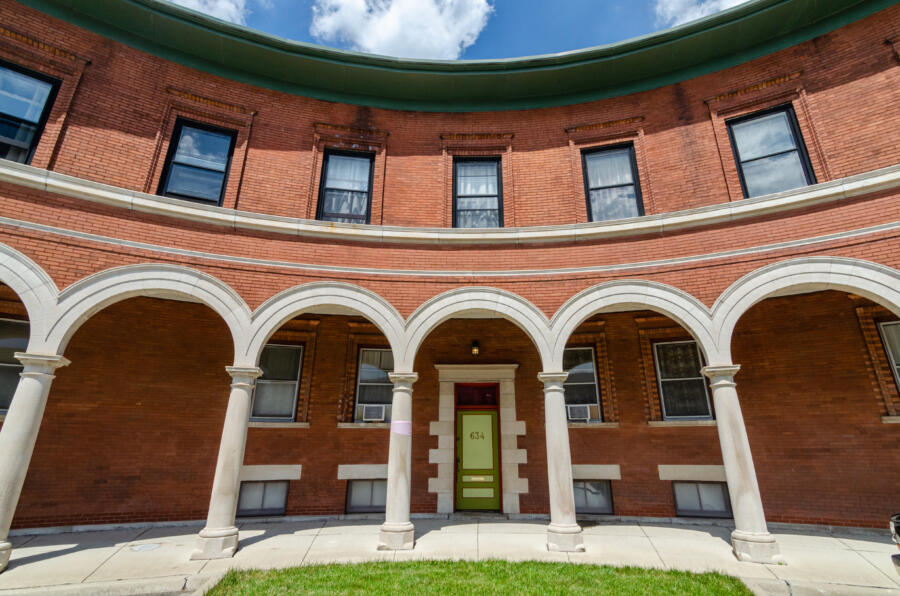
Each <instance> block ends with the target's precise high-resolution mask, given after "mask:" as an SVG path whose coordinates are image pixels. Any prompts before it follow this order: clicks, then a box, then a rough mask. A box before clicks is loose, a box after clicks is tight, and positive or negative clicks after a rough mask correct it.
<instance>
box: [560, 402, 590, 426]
mask: <svg viewBox="0 0 900 596" xmlns="http://www.w3.org/2000/svg"><path fill="white" fill-rule="evenodd" d="M566 410H568V415H569V420H571V421H572V422H588V421H589V420H590V419H591V409H590V406H566Z"/></svg>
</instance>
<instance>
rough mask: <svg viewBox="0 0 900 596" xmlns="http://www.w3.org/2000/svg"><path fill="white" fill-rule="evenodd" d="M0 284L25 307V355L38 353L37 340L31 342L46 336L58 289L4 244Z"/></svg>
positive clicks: (0, 254)
mask: <svg viewBox="0 0 900 596" xmlns="http://www.w3.org/2000/svg"><path fill="white" fill-rule="evenodd" d="M0 282H2V283H4V284H6V285H8V286H9V287H10V288H12V290H13V292H15V293H16V295H17V296H18V297H19V299H20V300H21V301H22V304H24V305H25V311H26V312H27V313H28V322H29V327H30V333H31V338H30V340H29V346H28V351H29V352H37V351H39V343H40V340H39V339H38V340H37V341H35V339H36V338H41V337H43V336H44V335H45V334H46V331H47V325H48V324H49V322H50V320H51V318H52V317H53V313H54V310H55V308H56V298H57V296H58V295H59V289H58V288H57V287H56V284H55V283H54V282H53V279H51V278H50V276H49V275H48V274H47V272H46V271H44V270H43V268H41V266H40V265H38V264H37V263H35V262H34V261H32V260H31V259H30V258H28V257H26V256H25V255H24V254H22V253H20V252H19V251H17V250H16V249H14V248H12V247H10V246H7V245H5V244H0ZM54 353H55V352H54Z"/></svg>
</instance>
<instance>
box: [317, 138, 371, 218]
mask: <svg viewBox="0 0 900 596" xmlns="http://www.w3.org/2000/svg"><path fill="white" fill-rule="evenodd" d="M332 155H339V156H344V157H365V158H366V159H368V160H369V188H368V190H367V191H366V192H367V194H368V198H367V199H366V217H365V221H363V219H362V218H361V217H356V216H353V215H350V216H348V215H347V214H337V213H335V214H331V215H333V216H336V217H347V218H348V219H359V220H360V221H359V222H358V223H361V224H368V223H370V222H371V219H372V194H373V191H372V189H373V187H374V182H375V154H374V153H371V152H369V151H347V150H346V149H330V148H326V149H325V151H324V152H323V157H322V171H321V172H320V173H319V198H318V204H317V205H316V219H317V220H319V221H331V220H327V219H323V218H324V217H325V216H326V215H328V214H326V213H325V211H324V208H325V191H326V190H328V189H327V187H326V186H325V182H326V181H327V180H328V162H329V160H330V158H331V156H332ZM338 190H344V189H338ZM335 223H346V222H335ZM354 223H356V222H354Z"/></svg>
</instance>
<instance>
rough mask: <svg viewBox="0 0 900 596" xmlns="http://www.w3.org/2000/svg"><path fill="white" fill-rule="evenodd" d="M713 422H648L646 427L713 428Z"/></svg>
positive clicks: (714, 423) (714, 422)
mask: <svg viewBox="0 0 900 596" xmlns="http://www.w3.org/2000/svg"><path fill="white" fill-rule="evenodd" d="M715 425H716V421H715V420H650V421H648V422H647V426H662V427H667V426H715Z"/></svg>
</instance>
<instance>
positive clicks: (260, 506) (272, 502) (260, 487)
mask: <svg viewBox="0 0 900 596" xmlns="http://www.w3.org/2000/svg"><path fill="white" fill-rule="evenodd" d="M287 493H288V481H287V480H273V481H266V482H241V492H240V495H239V496H238V509H237V514H238V515H240V516H254V515H284V513H285V511H287Z"/></svg>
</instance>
